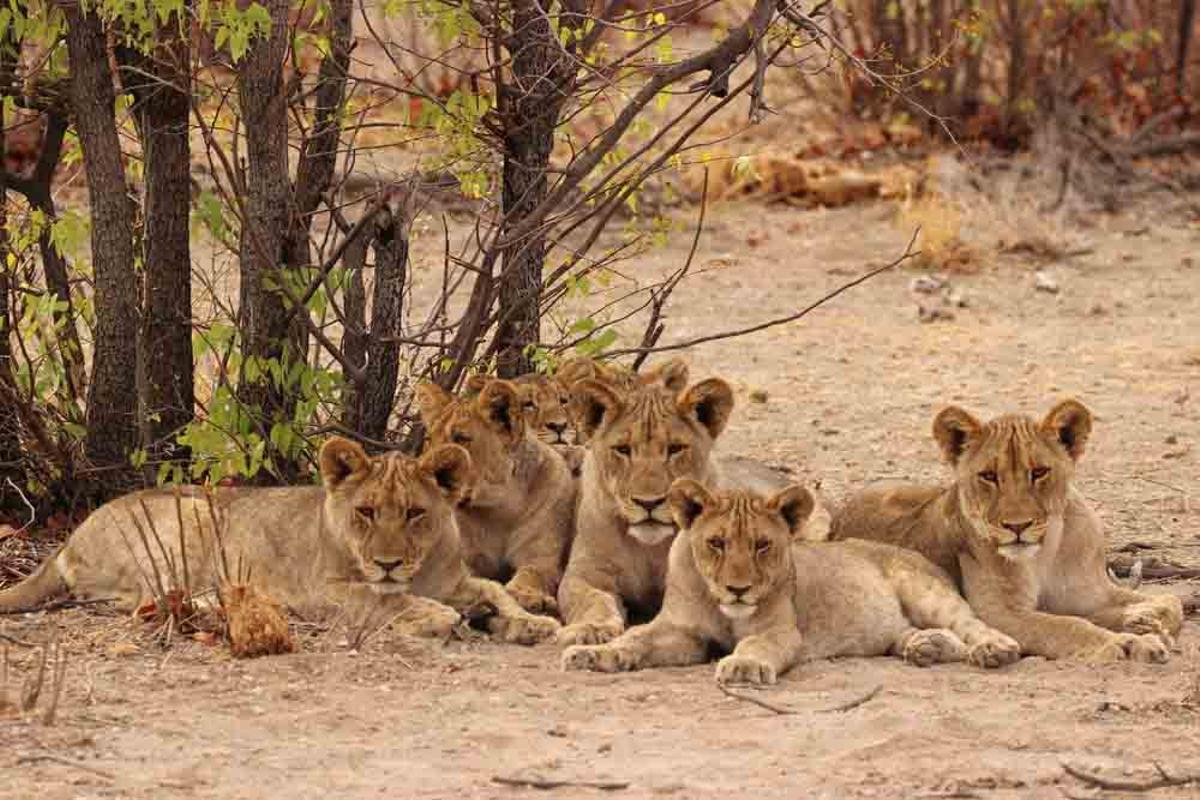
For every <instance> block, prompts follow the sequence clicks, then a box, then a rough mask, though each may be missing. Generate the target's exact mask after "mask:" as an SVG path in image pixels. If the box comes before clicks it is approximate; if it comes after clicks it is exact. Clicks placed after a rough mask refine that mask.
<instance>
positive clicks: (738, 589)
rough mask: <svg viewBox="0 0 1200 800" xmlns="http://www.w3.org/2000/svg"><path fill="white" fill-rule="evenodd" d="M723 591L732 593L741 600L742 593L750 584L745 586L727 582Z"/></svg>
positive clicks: (746, 590) (747, 589)
mask: <svg viewBox="0 0 1200 800" xmlns="http://www.w3.org/2000/svg"><path fill="white" fill-rule="evenodd" d="M725 591H727V592H729V593H730V594H731V595H733V596H734V597H735V598H737V599H738V600H741V599H742V595H744V594H745V593H746V592H748V591H750V585H749V584H747V585H745V586H734V585H733V584H729V583H727V584H725Z"/></svg>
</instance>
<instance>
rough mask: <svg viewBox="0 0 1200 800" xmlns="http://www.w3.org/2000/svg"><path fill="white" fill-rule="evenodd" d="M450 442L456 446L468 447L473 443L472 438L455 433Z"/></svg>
mask: <svg viewBox="0 0 1200 800" xmlns="http://www.w3.org/2000/svg"><path fill="white" fill-rule="evenodd" d="M450 441H452V442H454V443H455V444H461V445H468V444H470V443H471V437H470V436H467V435H466V434H465V433H454V434H451V435H450Z"/></svg>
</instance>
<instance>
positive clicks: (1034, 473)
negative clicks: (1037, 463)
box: [1029, 467, 1050, 483]
mask: <svg viewBox="0 0 1200 800" xmlns="http://www.w3.org/2000/svg"><path fill="white" fill-rule="evenodd" d="M1049 474H1050V468H1049V467H1034V468H1033V469H1031V470H1030V471H1029V477H1030V478H1032V479H1033V482H1034V483H1037V482H1038V481H1040V480H1041V479H1042V478H1044V477H1046V476H1047V475H1049Z"/></svg>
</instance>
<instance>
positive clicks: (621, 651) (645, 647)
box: [562, 617, 708, 672]
mask: <svg viewBox="0 0 1200 800" xmlns="http://www.w3.org/2000/svg"><path fill="white" fill-rule="evenodd" d="M706 645H707V643H706V642H705V641H704V639H703V638H701V637H699V636H697V635H696V633H695V631H691V630H688V629H686V628H681V627H679V626H678V625H674V624H672V623H670V622H666V621H662V618H661V617H659V618H658V619H656V620H654V621H653V622H651V623H649V624H648V625H638V626H636V627H633V628H630V629H629V630H627V631H626V632H625V633H623V634H622V635H620V636H618V637H617V638H616V639H615V640H613V641H611V642H609V643H608V644H592V645H587V644H577V645H572V646H570V647H568V648H567V649H566V650H564V651H563V655H562V668H563V669H564V670H591V671H592V672H627V671H630V670H635V669H644V668H647V667H681V666H687V665H689V664H699V663H702V662H703V661H704V660H705V658H706V656H707V655H708V649H707V646H706Z"/></svg>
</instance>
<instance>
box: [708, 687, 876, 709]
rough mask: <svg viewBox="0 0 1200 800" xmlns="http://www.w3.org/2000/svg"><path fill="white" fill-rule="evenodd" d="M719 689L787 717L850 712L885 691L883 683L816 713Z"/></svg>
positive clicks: (738, 698)
mask: <svg viewBox="0 0 1200 800" xmlns="http://www.w3.org/2000/svg"><path fill="white" fill-rule="evenodd" d="M717 688H718V689H720V690H721V691H722V692H724V693H725V694H727V695H729V696H730V697H732V698H734V699H735V700H744V701H746V702H747V703H753V704H754V705H756V706H758V707H759V708H765V709H766V710H768V711H770V712H772V713H775V714H780V715H783V716H787V715H792V714H804V713H817V714H835V713H839V712H843V711H850V710H852V709H855V708H858V707H859V706H861V705H863V704H864V703H867V702H870V701H871V700H872V699H874V698H875V696H876V695H878V694H879V693H880V692H882V691H883V684H882V683H880V684H876V685H875V686H873V687H871V689H870V690H869V691H867V692H866V693H864V694H862V695H859V696H858V697H855V698H853V699H852V700H848V701H846V702H844V703H839V704H838V705H836V706H830V707H829V708H819V709H816V710H815V712H808V711H807V710H806V709H794V708H785V707H783V706H777V705H775V704H774V703H768V702H767V701H766V700H762V699H760V698H757V697H753V696H752V695H748V694H745V693H743V692H737V691H734V690H733V689H730V688H729V687H728V686H726V685H725V684H723V683H719V684H717Z"/></svg>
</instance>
